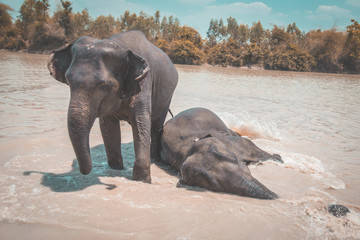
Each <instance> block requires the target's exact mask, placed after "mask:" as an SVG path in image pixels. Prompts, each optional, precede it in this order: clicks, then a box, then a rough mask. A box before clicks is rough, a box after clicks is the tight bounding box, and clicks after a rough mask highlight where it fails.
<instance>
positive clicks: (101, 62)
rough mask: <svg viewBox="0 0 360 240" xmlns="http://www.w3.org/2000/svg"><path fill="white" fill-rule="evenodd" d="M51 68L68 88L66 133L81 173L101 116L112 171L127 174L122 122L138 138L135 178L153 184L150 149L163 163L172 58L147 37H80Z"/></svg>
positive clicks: (52, 61)
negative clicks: (122, 141) (124, 121)
mask: <svg viewBox="0 0 360 240" xmlns="http://www.w3.org/2000/svg"><path fill="white" fill-rule="evenodd" d="M48 68H49V71H50V74H51V75H52V76H53V77H54V78H55V79H56V80H58V81H60V82H62V83H65V84H67V85H69V86H70V92H71V98H70V104H69V110H68V131H69V136H70V140H71V143H72V145H73V148H74V151H75V154H76V158H77V160H78V162H79V167H80V172H81V173H82V174H88V173H90V171H91V167H92V166H91V157H90V151H89V149H90V148H89V132H90V130H91V128H92V126H93V124H94V121H95V119H96V118H97V117H99V118H100V121H99V123H100V129H101V134H102V137H103V140H104V145H105V149H106V154H107V158H108V163H109V166H110V167H112V168H115V169H123V159H122V156H121V148H120V146H121V135H120V124H119V120H126V121H127V122H129V123H130V125H131V126H132V130H133V136H134V147H135V158H136V159H135V163H134V169H133V179H135V180H141V181H144V182H151V177H150V164H151V161H150V149H151V153H152V155H153V157H154V158H159V155H160V137H161V129H162V127H163V124H164V121H165V118H166V114H167V112H168V109H169V105H170V101H171V98H172V95H173V92H174V90H175V87H176V85H177V81H178V73H177V71H176V68H175V67H174V65H173V64H172V62H171V60H170V58H169V57H168V56H167V55H166V54H165V53H164V52H163V51H162V50H160V49H159V48H157V47H155V46H154V45H153V44H151V43H150V41H148V40H147V39H146V37H145V35H144V34H143V33H141V32H139V31H131V32H125V33H120V34H116V35H114V36H112V37H110V38H109V39H102V40H100V39H97V38H93V37H80V38H79V39H77V40H76V41H75V42H73V43H71V44H69V45H68V46H66V47H65V48H63V49H60V50H58V51H54V52H53V53H52V54H51V55H50V57H49V62H48ZM150 144H151V146H150Z"/></svg>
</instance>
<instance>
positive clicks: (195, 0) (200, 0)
mask: <svg viewBox="0 0 360 240" xmlns="http://www.w3.org/2000/svg"><path fill="white" fill-rule="evenodd" d="M179 2H180V3H185V4H194V5H205V4H210V3H213V2H215V0H179Z"/></svg>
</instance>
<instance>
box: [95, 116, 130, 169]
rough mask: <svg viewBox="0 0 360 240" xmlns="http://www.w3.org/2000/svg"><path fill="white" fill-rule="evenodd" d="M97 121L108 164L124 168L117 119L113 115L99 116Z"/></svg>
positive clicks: (116, 167)
mask: <svg viewBox="0 0 360 240" xmlns="http://www.w3.org/2000/svg"><path fill="white" fill-rule="evenodd" d="M99 123H100V129H101V135H102V137H103V140H104V145H105V150H106V155H107V159H108V164H109V166H110V167H111V168H114V169H119V170H121V169H124V164H123V158H122V155H121V132H120V122H119V120H118V119H116V118H114V117H101V118H100V121H99Z"/></svg>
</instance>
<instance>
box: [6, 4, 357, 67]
mask: <svg viewBox="0 0 360 240" xmlns="http://www.w3.org/2000/svg"><path fill="white" fill-rule="evenodd" d="M49 8H50V4H49V0H25V1H24V2H23V4H22V5H21V7H20V10H19V15H18V17H17V19H16V20H15V22H13V19H12V17H11V15H10V14H9V12H10V11H14V10H13V9H11V8H10V7H9V6H8V5H5V4H0V48H1V49H13V50H22V49H23V50H27V51H29V52H49V51H52V50H54V49H56V48H59V47H61V46H63V45H65V44H66V43H70V42H72V41H74V40H75V39H77V38H78V37H80V36H83V35H90V36H93V37H97V38H108V37H110V36H111V35H113V34H116V33H119V32H124V31H130V30H140V31H142V32H143V33H144V34H145V35H146V36H147V38H148V39H149V40H150V41H151V42H153V43H154V44H155V45H156V46H158V47H159V48H161V49H162V50H163V51H165V52H166V53H167V54H168V55H169V57H170V58H171V60H172V61H173V62H174V63H179V64H204V63H207V64H211V65H220V66H234V67H241V66H247V67H251V66H260V67H263V68H265V69H274V70H290V71H319V72H335V73H342V72H348V73H360V26H359V23H358V22H357V21H356V20H351V23H349V24H350V25H349V26H347V28H346V29H347V30H346V32H342V31H338V30H336V29H330V30H325V31H321V30H312V31H309V32H307V33H305V32H303V31H301V30H300V29H299V28H298V27H297V26H296V24H295V23H292V24H289V25H288V26H286V27H283V26H276V25H274V26H273V28H272V29H271V30H269V29H264V28H263V26H262V24H261V22H260V21H257V22H254V23H253V24H252V25H251V26H248V25H244V24H239V23H238V22H237V20H236V19H235V18H233V17H229V18H227V19H226V21H224V20H223V19H212V20H211V21H210V24H209V28H208V31H207V33H206V35H207V36H206V38H205V39H204V38H202V36H201V35H200V34H199V33H198V32H197V31H196V30H195V29H193V28H191V27H189V26H186V25H181V24H180V21H179V19H178V18H176V17H174V16H169V17H166V16H163V17H161V15H160V12H159V11H156V12H155V14H154V15H148V14H146V13H144V12H140V13H139V14H135V13H130V12H129V11H125V12H124V13H123V14H122V15H120V16H119V17H117V18H114V17H113V16H111V15H108V16H104V15H100V16H98V17H96V18H95V19H94V18H92V17H91V16H90V15H89V12H88V11H87V9H84V10H82V11H81V12H73V10H72V6H71V2H69V1H64V0H60V4H59V5H58V6H57V10H56V11H55V12H54V14H53V15H52V16H50V15H49Z"/></svg>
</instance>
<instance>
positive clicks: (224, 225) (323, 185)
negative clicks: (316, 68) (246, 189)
mask: <svg viewBox="0 0 360 240" xmlns="http://www.w3.org/2000/svg"><path fill="white" fill-rule="evenodd" d="M46 62H47V56H44V55H29V54H24V53H10V52H0V119H1V120H0V239H64V238H65V239H360V174H359V173H360V157H359V156H360V146H359V143H360V107H359V106H360V76H359V75H332V74H318V73H291V72H277V71H262V70H247V69H237V68H220V67H210V66H192V67H191V66H177V69H178V71H179V75H180V81H179V85H178V87H177V89H176V92H175V95H174V98H173V101H172V106H171V108H172V111H173V112H174V114H177V113H179V112H180V111H182V110H185V109H188V108H191V107H205V108H209V109H211V110H212V111H214V112H215V113H217V114H218V115H219V116H220V117H221V118H222V119H223V120H224V122H225V123H226V124H227V125H228V126H229V127H231V128H233V129H236V130H238V131H240V132H241V133H243V134H244V135H247V136H249V137H250V138H251V139H253V141H254V142H255V144H257V145H258V146H259V147H260V148H262V149H264V150H266V151H268V152H270V153H278V154H280V155H281V156H282V157H283V159H284V162H285V163H284V164H277V163H275V162H267V163H265V164H262V165H257V166H251V167H250V170H251V172H252V174H253V175H254V176H255V177H256V178H257V179H258V180H260V182H262V183H263V184H264V185H266V186H267V187H268V188H269V189H271V190H273V191H274V192H276V193H277V194H278V195H279V196H280V198H279V199H277V200H271V201H269V200H258V199H251V198H245V197H240V196H235V195H230V194H222V193H213V192H210V191H206V190H203V189H200V188H176V184H177V182H178V180H179V175H177V174H176V173H173V172H169V171H168V169H166V168H165V167H163V166H157V165H156V164H153V165H152V168H151V171H152V180H153V184H151V185H149V184H144V183H140V182H135V181H132V180H131V172H132V164H133V161H134V152H133V145H132V137H131V129H130V127H129V125H128V124H127V123H122V137H123V144H122V148H123V153H124V159H125V166H126V170H123V171H117V170H112V169H110V168H109V167H108V166H107V163H106V157H105V152H104V145H103V143H102V139H101V134H100V130H99V127H98V125H97V124H95V125H94V127H93V130H92V132H91V138H90V142H91V143H90V144H91V154H92V157H93V171H92V173H91V174H90V175H88V176H82V175H81V174H80V173H79V170H78V166H77V163H76V160H75V155H74V152H73V149H72V147H71V143H70V140H69V139H68V134H67V126H66V115H67V106H68V101H69V95H70V94H69V89H68V87H67V86H66V85H64V84H61V83H59V82H57V81H55V80H54V79H52V78H51V77H50V75H49V73H48V70H47V67H46ZM332 203H339V204H343V205H345V206H347V207H348V208H349V209H350V211H351V213H350V214H348V215H347V216H346V217H341V218H336V217H334V216H332V215H331V214H330V213H328V212H327V210H326V208H327V206H328V205H329V204H332Z"/></svg>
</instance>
